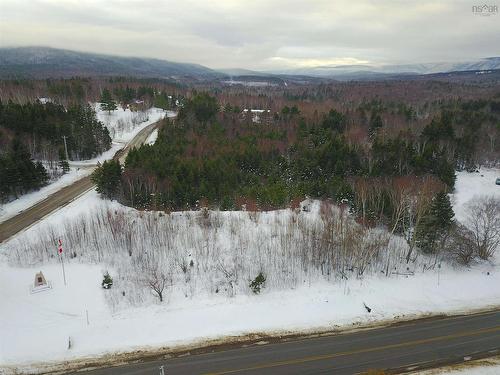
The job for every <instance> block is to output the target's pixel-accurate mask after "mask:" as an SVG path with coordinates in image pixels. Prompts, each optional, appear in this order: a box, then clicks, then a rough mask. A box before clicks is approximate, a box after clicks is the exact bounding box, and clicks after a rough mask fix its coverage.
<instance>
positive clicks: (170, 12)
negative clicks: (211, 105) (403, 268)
mask: <svg viewBox="0 0 500 375" xmlns="http://www.w3.org/2000/svg"><path fill="white" fill-rule="evenodd" d="M472 5H473V3H472V2H470V1H465V0H459V1H453V0H449V1H441V2H435V1H430V0H429V1H428V0H424V1H414V2H410V1H394V0H392V1H391V0H380V1H370V0H361V1H356V2H353V1H348V0H342V1H335V2H334V1H331V0H328V1H324V0H317V1H314V2H313V1H311V2H308V1H296V0H274V1H272V0H268V1H264V0H254V1H252V2H248V1H235V0H223V1H213V2H209V1H195V0H187V1H170V0H169V1H160V0H144V1H138V0H129V1H118V0H107V1H106V0H102V1H99V0H93V1H92V0H90V1H77V0H59V1H57V0H34V1H23V0H17V1H14V0H0V21H1V22H0V44H1V45H28V44H29V45H52V46H55V47H63V48H74V49H83V50H89V51H95V52H101V53H111V54H113V53H116V54H122V55H140V56H150V57H157V58H164V59H170V60H175V61H185V62H196V63H200V64H205V65H208V66H210V67H215V68H219V67H242V68H250V69H268V68H277V67H279V65H280V64H281V65H283V64H288V63H291V62H300V61H303V62H307V61H315V62H317V63H321V61H325V62H327V61H354V60H357V61H369V62H371V63H414V62H428V61H450V60H467V59H475V58H480V57H487V56H493V55H499V54H500V50H499V49H500V40H499V38H500V15H496V16H491V17H478V16H474V15H473V14H472V11H471V9H472ZM283 67H285V66H283Z"/></svg>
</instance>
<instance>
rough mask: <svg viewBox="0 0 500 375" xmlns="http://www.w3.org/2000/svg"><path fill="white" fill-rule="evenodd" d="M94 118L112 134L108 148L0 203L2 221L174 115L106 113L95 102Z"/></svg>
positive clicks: (160, 112)
mask: <svg viewBox="0 0 500 375" xmlns="http://www.w3.org/2000/svg"><path fill="white" fill-rule="evenodd" d="M94 108H95V110H96V114H97V118H98V119H99V121H102V122H103V123H104V124H105V125H106V127H107V128H108V129H109V131H110V135H111V136H112V140H113V143H112V146H111V148H110V149H109V150H107V151H106V152H104V153H102V154H101V155H99V156H97V157H95V158H93V159H90V160H79V161H70V163H69V164H70V167H71V170H70V172H69V173H67V174H65V175H63V176H62V177H61V178H59V179H57V180H56V181H54V182H52V183H50V184H49V185H47V186H45V187H43V188H42V189H40V190H38V191H34V192H32V193H29V194H25V195H22V196H21V197H19V198H18V199H16V200H14V201H12V202H9V203H6V204H0V222H2V221H5V220H7V219H9V218H11V217H12V216H15V215H16V214H18V213H19V212H21V211H23V210H25V209H27V208H28V207H31V206H32V205H34V204H36V203H38V202H40V201H42V200H44V199H45V198H47V197H48V196H49V195H51V194H53V193H54V192H56V191H58V190H59V189H61V188H63V187H65V186H68V185H70V184H72V183H73V182H75V181H76V180H78V179H80V178H82V177H85V176H87V175H89V174H90V173H91V172H92V170H93V168H94V166H95V165H96V164H97V163H98V162H101V163H102V162H103V161H105V160H109V159H111V158H113V156H114V155H115V154H116V152H117V151H119V150H121V149H122V148H123V147H124V146H125V145H126V144H127V142H129V141H130V140H131V139H132V138H134V137H135V136H136V135H137V133H139V132H140V131H141V130H142V129H144V128H145V127H146V126H148V125H150V124H152V123H154V122H157V121H158V120H160V119H162V118H163V117H164V116H165V115H166V116H168V117H174V116H175V112H172V111H164V110H162V109H160V108H150V109H149V110H147V111H144V112H132V111H130V110H129V109H125V110H124V109H123V108H121V107H119V108H118V109H116V110H115V111H112V112H109V113H108V112H107V111H102V110H101V109H100V106H99V104H95V105H94Z"/></svg>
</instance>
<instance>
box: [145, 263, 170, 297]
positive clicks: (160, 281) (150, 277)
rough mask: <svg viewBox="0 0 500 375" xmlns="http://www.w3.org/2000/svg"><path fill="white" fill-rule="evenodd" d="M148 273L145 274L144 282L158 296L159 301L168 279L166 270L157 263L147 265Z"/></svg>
mask: <svg viewBox="0 0 500 375" xmlns="http://www.w3.org/2000/svg"><path fill="white" fill-rule="evenodd" d="M147 271H148V274H147V275H146V283H147V285H148V286H149V287H150V288H151V290H152V291H153V292H154V293H155V294H156V295H157V296H158V298H159V299H160V302H163V291H164V290H165V288H166V287H167V285H168V284H169V281H170V277H169V275H168V273H167V272H165V271H164V270H163V269H161V268H160V267H159V265H158V264H155V265H152V266H150V267H148V270H147Z"/></svg>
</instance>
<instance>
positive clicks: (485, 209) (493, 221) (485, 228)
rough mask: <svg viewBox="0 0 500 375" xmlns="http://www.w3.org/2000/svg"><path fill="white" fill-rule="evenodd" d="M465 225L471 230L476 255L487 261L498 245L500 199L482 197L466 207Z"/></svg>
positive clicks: (499, 239) (499, 241)
mask: <svg viewBox="0 0 500 375" xmlns="http://www.w3.org/2000/svg"><path fill="white" fill-rule="evenodd" d="M466 225H467V227H468V228H469V229H470V230H471V234H472V240H473V242H474V247H475V250H476V253H477V255H478V256H479V257H480V258H481V259H485V260H487V259H489V258H491V256H492V255H493V254H494V253H495V251H496V250H497V248H498V246H499V245H500V199H498V198H495V197H493V196H483V197H479V198H475V199H473V200H472V201H471V202H470V203H469V204H468V207H467V219H466Z"/></svg>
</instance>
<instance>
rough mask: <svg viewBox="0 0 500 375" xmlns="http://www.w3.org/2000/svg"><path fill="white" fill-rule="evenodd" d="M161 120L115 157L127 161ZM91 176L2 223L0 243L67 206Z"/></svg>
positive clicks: (85, 188)
mask: <svg viewBox="0 0 500 375" xmlns="http://www.w3.org/2000/svg"><path fill="white" fill-rule="evenodd" d="M158 124H159V121H158V122H155V123H153V124H150V125H148V126H146V127H145V128H144V129H142V130H141V131H140V132H139V133H137V135H136V136H135V137H134V138H133V139H132V140H131V141H130V142H129V143H128V144H127V145H126V146H125V148H123V149H121V150H120V151H118V152H117V153H116V155H115V156H114V159H117V160H119V161H120V163H124V162H125V158H126V157H127V154H128V152H129V151H130V150H131V149H132V148H134V147H138V146H140V145H141V144H143V143H144V142H146V140H147V139H148V137H149V136H150V134H151V133H152V132H153V131H154V130H155V129H156V128H157V127H158ZM93 186H94V184H93V183H92V181H91V179H90V176H87V177H84V178H82V179H80V180H78V181H76V182H75V183H73V184H71V185H69V186H66V187H64V188H62V189H61V190H59V191H57V192H55V193H53V194H51V195H49V196H48V197H47V198H45V199H44V200H42V201H41V202H38V203H37V204H35V205H33V206H32V207H30V208H29V209H27V210H25V211H23V212H21V213H19V214H18V215H16V216H14V217H12V218H10V219H8V220H6V221H4V222H3V223H0V243H2V242H3V241H5V240H6V239H8V238H10V237H11V236H13V235H14V234H16V233H18V232H20V231H22V230H23V229H26V228H28V227H29V226H31V225H33V224H34V223H36V222H37V221H38V220H40V219H41V218H43V217H44V216H46V215H48V214H50V213H51V212H53V211H54V210H56V209H58V208H60V207H63V206H65V205H66V204H68V203H69V202H71V201H72V200H74V199H75V198H77V197H79V196H80V195H82V194H83V193H85V192H87V191H89V190H90V189H92V187H93Z"/></svg>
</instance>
